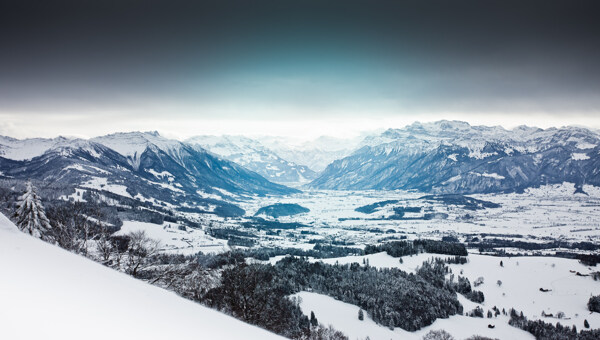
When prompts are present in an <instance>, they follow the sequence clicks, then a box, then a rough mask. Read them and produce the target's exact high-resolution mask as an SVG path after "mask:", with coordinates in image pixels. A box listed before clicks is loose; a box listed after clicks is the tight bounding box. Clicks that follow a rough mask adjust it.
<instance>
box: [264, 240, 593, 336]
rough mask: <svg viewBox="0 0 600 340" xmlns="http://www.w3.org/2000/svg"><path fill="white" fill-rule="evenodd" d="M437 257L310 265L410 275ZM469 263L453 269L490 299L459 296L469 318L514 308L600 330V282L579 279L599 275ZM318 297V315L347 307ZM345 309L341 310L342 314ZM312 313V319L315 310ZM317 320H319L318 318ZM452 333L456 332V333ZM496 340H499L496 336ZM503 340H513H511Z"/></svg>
mask: <svg viewBox="0 0 600 340" xmlns="http://www.w3.org/2000/svg"><path fill="white" fill-rule="evenodd" d="M435 257H441V258H444V257H446V256H444V255H437V254H425V253H424V254H418V255H414V256H404V257H402V262H403V263H400V261H399V258H394V257H392V256H389V255H388V254H387V253H385V252H382V253H377V254H371V255H365V256H345V257H338V258H330V259H323V260H316V259H310V261H313V262H314V261H322V262H324V263H329V264H335V263H339V264H348V263H359V264H363V263H364V262H366V261H368V263H369V265H371V266H374V267H377V268H399V269H401V270H404V271H407V272H414V271H415V270H416V268H417V267H419V266H420V265H421V264H422V263H423V262H424V261H427V260H430V259H432V258H435ZM281 258H282V257H277V258H273V259H271V263H274V262H276V261H278V260H280V259H281ZM468 258H469V262H468V263H466V264H464V265H459V264H451V265H449V266H450V268H451V269H452V272H453V274H454V275H455V277H456V276H458V275H461V276H466V277H467V278H468V279H469V281H470V282H471V283H473V282H474V281H475V280H477V279H478V278H479V277H483V278H484V283H483V284H481V285H480V286H478V287H475V288H474V289H476V290H480V291H482V292H483V293H484V295H485V301H484V302H483V303H482V304H477V303H474V302H471V301H469V300H467V299H466V298H464V297H462V296H460V295H459V296H458V298H459V301H460V302H461V304H462V305H463V307H464V311H465V312H468V311H471V310H473V309H474V308H475V307H477V306H481V307H482V308H483V310H484V312H485V313H487V311H488V310H491V309H492V308H493V307H494V306H496V307H498V308H499V309H500V310H502V309H503V308H504V309H505V310H506V311H507V312H508V310H509V309H510V308H515V309H516V310H518V311H523V314H524V315H525V316H527V317H528V318H529V319H531V320H537V319H540V320H544V321H545V322H549V323H552V324H555V323H556V322H560V323H561V324H562V325H569V326H571V325H575V326H576V327H577V328H578V329H583V322H584V320H585V319H587V320H588V322H589V324H590V326H591V328H600V314H599V313H590V312H589V311H588V309H587V302H588V299H589V298H590V296H591V295H600V282H598V281H594V280H593V279H592V278H591V277H589V276H579V275H577V274H576V273H577V272H579V273H581V274H582V275H587V274H589V273H590V272H592V271H597V270H598V269H595V268H589V267H586V266H584V265H582V264H581V263H579V262H578V261H576V260H571V259H562V258H556V257H510V258H509V257H494V256H486V255H477V254H470V255H469V256H468ZM500 261H502V263H503V266H500ZM499 280H500V281H502V283H501V285H498V281H499ZM540 288H543V289H549V290H550V291H548V292H542V291H540ZM306 294H308V299H306V296H305V295H306ZM314 295H318V294H310V293H302V294H301V296H303V299H305V301H304V303H305V306H306V308H307V309H311V308H312V309H311V310H314V311H315V313H317V309H318V308H319V307H318V304H317V307H315V304H313V302H315V301H322V302H323V303H325V302H327V303H333V302H335V303H337V304H344V305H347V304H345V303H343V302H340V301H335V300H334V299H332V298H328V297H327V298H326V299H325V297H319V298H317V297H315V296H314ZM315 303H316V302H315ZM340 306H341V305H340ZM340 306H338V307H339V308H341V307H340ZM352 307H354V308H355V309H356V311H355V312H353V315H354V314H356V313H358V307H356V306H352ZM303 308H304V307H303ZM315 308H317V309H315ZM332 308H333V307H332ZM542 311H544V313H545V314H547V315H549V314H552V315H553V316H552V317H544V316H542ZM559 312H562V313H564V314H565V316H564V317H563V318H561V319H559V318H558V317H556V316H557V314H558V313H559ZM308 313H309V314H310V310H309V311H308ZM323 313H326V310H323V312H322V313H320V314H321V315H323ZM485 313H484V314H485ZM334 314H335V313H334ZM323 316H325V315H323ZM317 317H319V316H318V315H317ZM455 318H458V320H462V318H464V317H462V316H461V317H458V316H457V317H453V318H451V319H452V320H454V319H455ZM468 319H469V320H473V322H474V323H476V324H477V322H479V321H477V320H476V318H468ZM484 320H488V321H489V322H492V321H494V324H495V325H496V326H498V324H505V323H506V322H508V319H506V318H501V317H498V318H494V319H492V321H490V320H489V319H484ZM496 320H498V321H496ZM320 321H326V320H320ZM339 321H340V325H339V326H337V323H336V322H337V321H336V320H335V319H332V320H331V321H327V322H329V323H332V325H333V326H334V327H336V328H339V329H340V330H342V331H346V330H345V329H344V328H343V327H341V326H342V325H343V322H342V321H341V320H339ZM357 321H358V320H357ZM457 322H462V321H457ZM486 322H487V321H486ZM438 323H440V324H445V323H446V321H445V320H438V322H436V324H434V326H436V327H437V326H438ZM451 324H452V323H449V324H448V325H451ZM376 326H377V327H380V328H381V330H377V332H382V333H381V334H382V335H383V334H386V332H388V329H387V328H386V327H383V326H378V325H376ZM507 326H508V325H507ZM349 327H350V326H349ZM485 327H487V323H486V324H485ZM509 327H510V326H509ZM359 328H362V327H359ZM511 328H512V327H511ZM447 330H448V331H450V329H447ZM494 331H499V328H498V327H496V328H495V329H494ZM347 332H348V334H353V333H351V332H352V330H350V331H347ZM451 333H452V332H451ZM357 334H358V333H357ZM377 334H380V333H377ZM390 334H391V333H390ZM477 334H480V335H484V334H487V333H483V332H480V333H477ZM499 334H500V333H499ZM471 335H472V334H471ZM461 336H462V335H461ZM489 336H491V335H489ZM495 337H499V336H498V335H496V336H495ZM371 338H372V339H374V338H373V337H371ZM400 338H402V337H400ZM499 338H500V339H509V338H508V337H506V338H505V337H499Z"/></svg>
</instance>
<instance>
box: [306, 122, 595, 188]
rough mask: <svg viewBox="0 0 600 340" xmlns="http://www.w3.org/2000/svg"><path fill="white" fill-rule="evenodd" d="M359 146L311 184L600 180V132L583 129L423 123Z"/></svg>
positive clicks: (520, 184)
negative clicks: (508, 127)
mask: <svg viewBox="0 0 600 340" xmlns="http://www.w3.org/2000/svg"><path fill="white" fill-rule="evenodd" d="M361 145H362V147H360V148H359V149H358V150H356V151H355V152H354V153H352V154H351V155H349V156H347V157H344V158H342V159H339V160H336V161H334V162H333V163H331V164H330V165H329V166H327V168H326V169H325V170H324V171H323V172H322V173H321V174H320V176H319V177H318V178H316V179H315V180H314V181H312V182H311V183H310V184H309V187H311V188H317V189H339V190H362V189H386V190H394V189H405V190H408V189H415V190H419V191H423V192H432V193H489V192H505V191H520V190H522V189H524V188H527V187H535V186H539V185H543V184H553V183H562V182H572V183H575V184H576V188H578V190H581V188H582V186H583V185H584V184H593V185H600V147H599V145H600V133H599V132H598V131H595V130H591V129H586V128H581V127H562V128H548V129H540V128H535V127H527V126H519V127H517V128H514V129H512V130H506V129H504V128H502V127H498V126H493V127H488V126H471V125H469V124H468V123H465V122H459V121H438V122H434V123H427V124H422V123H418V122H417V123H414V124H412V125H409V126H406V127H405V128H402V129H389V130H387V131H385V132H383V133H381V134H379V135H373V136H368V137H367V138H365V139H364V140H363V142H362V143H361Z"/></svg>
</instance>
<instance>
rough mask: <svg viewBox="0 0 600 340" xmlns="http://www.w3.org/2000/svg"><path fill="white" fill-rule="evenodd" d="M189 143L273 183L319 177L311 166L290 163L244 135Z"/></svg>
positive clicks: (194, 139) (208, 137)
mask: <svg viewBox="0 0 600 340" xmlns="http://www.w3.org/2000/svg"><path fill="white" fill-rule="evenodd" d="M186 142H187V143H189V144H192V145H197V146H200V147H202V148H204V149H206V150H209V151H210V152H212V153H215V154H217V155H219V156H220V157H223V158H225V159H228V160H230V161H233V162H236V163H237V164H240V165H242V166H244V167H245V168H247V169H249V170H252V171H254V172H256V173H258V174H259V175H261V176H263V177H265V178H266V179H268V180H270V181H272V182H277V183H295V184H304V183H307V182H309V181H310V180H313V179H315V178H316V175H317V174H316V173H315V172H314V171H313V170H311V169H310V168H309V167H307V166H305V165H301V164H296V163H294V162H290V161H287V160H285V159H283V158H281V157H279V155H277V154H276V153H275V152H273V151H272V150H270V149H269V148H267V147H265V146H264V145H262V144H261V143H260V142H259V141H257V140H254V139H250V138H247V137H244V136H229V135H224V136H195V137H192V138H190V139H187V140H186Z"/></svg>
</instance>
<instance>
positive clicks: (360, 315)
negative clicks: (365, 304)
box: [358, 309, 365, 321]
mask: <svg viewBox="0 0 600 340" xmlns="http://www.w3.org/2000/svg"><path fill="white" fill-rule="evenodd" d="M364 319H365V313H364V312H363V310H362V309H359V310H358V320H360V321H363V320H364Z"/></svg>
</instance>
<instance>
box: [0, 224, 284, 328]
mask: <svg viewBox="0 0 600 340" xmlns="http://www.w3.org/2000/svg"><path fill="white" fill-rule="evenodd" d="M0 268H2V278H1V279H0V301H1V303H0V320H1V321H0V324H1V327H0V339H11V340H17V339H281V338H280V337H279V336H277V335H275V334H272V333H269V332H267V331H265V330H262V329H260V328H257V327H254V326H251V325H248V324H245V323H243V322H241V321H239V320H236V319H234V318H232V317H229V316H227V315H224V314H222V313H219V312H217V311H215V310H212V309H209V308H206V307H203V306H201V305H199V304H196V303H194V302H191V301H188V300H185V299H183V298H180V297H178V296H177V295H175V294H173V293H170V292H168V291H166V290H163V289H160V288H158V287H154V286H151V285H149V284H146V283H144V282H142V281H138V280H136V279H133V278H131V277H129V276H127V275H125V274H122V273H119V272H116V271H113V270H111V269H109V268H106V267H104V266H102V265H100V264H97V263H95V262H93V261H91V260H88V259H86V258H83V257H80V256H77V255H74V254H71V253H69V252H67V251H65V250H63V249H60V248H58V247H55V246H52V245H50V244H47V243H44V242H42V241H40V240H37V239H34V238H32V237H30V236H28V235H26V234H23V233H21V232H20V231H18V230H17V228H16V227H15V226H14V224H12V223H11V222H10V221H9V220H8V219H7V218H6V217H5V216H4V215H1V214H0Z"/></svg>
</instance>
